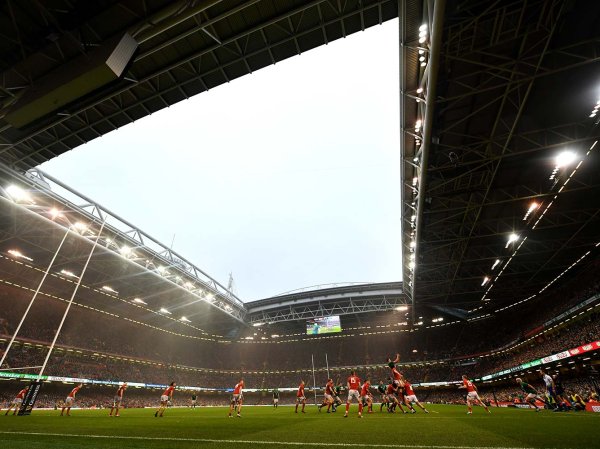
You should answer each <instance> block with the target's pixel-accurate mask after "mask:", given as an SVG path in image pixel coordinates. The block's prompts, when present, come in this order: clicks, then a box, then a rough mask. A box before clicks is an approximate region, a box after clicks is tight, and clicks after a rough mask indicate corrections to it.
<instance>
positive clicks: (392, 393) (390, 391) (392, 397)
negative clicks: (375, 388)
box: [385, 378, 406, 413]
mask: <svg viewBox="0 0 600 449" xmlns="http://www.w3.org/2000/svg"><path fill="white" fill-rule="evenodd" d="M398 388H400V387H398V386H397V385H396V384H394V381H393V380H392V379H391V378H390V382H389V384H388V386H387V388H386V390H385V393H386V397H387V403H388V413H396V407H398V406H400V410H401V411H402V413H406V412H405V411H404V409H403V408H402V405H400V402H398V397H397V395H396V394H397V392H398Z"/></svg>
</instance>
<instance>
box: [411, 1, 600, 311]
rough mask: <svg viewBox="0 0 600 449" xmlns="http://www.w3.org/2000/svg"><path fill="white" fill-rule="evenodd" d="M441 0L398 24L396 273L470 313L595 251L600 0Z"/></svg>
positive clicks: (543, 282)
mask: <svg viewBox="0 0 600 449" xmlns="http://www.w3.org/2000/svg"><path fill="white" fill-rule="evenodd" d="M445 3H446V2H444V1H440V2H437V1H436V2H435V9H434V10H433V11H431V14H430V17H431V20H430V21H429V23H428V27H427V28H425V32H424V33H423V34H424V36H423V37H424V40H425V42H424V43H423V44H421V45H419V44H418V43H417V44H416V45H415V43H414V41H413V40H412V39H414V38H413V36H411V35H410V34H409V33H405V34H404V35H402V36H401V42H402V43H404V44H405V45H403V46H401V48H403V50H402V55H401V57H402V61H403V64H402V70H403V72H404V73H403V75H401V83H402V84H401V90H402V92H403V95H402V98H401V103H402V104H401V107H402V109H401V120H402V123H401V127H402V132H403V139H401V145H402V152H403V164H404V167H403V192H402V194H403V248H404V257H405V265H404V266H405V270H404V281H405V284H407V285H406V289H405V290H406V293H407V294H408V295H410V297H411V300H412V301H414V302H417V303H420V304H430V305H437V306H451V307H457V308H462V309H468V310H469V311H470V312H471V315H470V316H471V319H477V318H485V317H487V316H489V315H490V314H493V313H494V312H496V311H499V310H501V309H503V308H505V307H509V306H510V305H512V304H516V303H520V302H523V301H525V300H528V299H530V298H533V297H534V296H535V295H538V294H539V293H541V292H543V291H544V289H545V288H547V287H548V286H549V285H551V283H553V282H554V281H555V280H556V279H557V277H559V276H561V273H564V272H565V270H569V268H570V267H572V266H573V264H575V266H577V265H581V263H585V262H586V261H589V260H590V259H592V258H595V257H597V255H598V252H597V248H596V245H597V244H598V242H600V235H599V232H598V229H600V227H599V219H600V216H599V213H598V211H599V210H600V183H599V178H598V172H599V167H600V160H599V156H598V150H599V148H598V146H596V147H594V145H595V142H596V140H597V139H598V137H599V135H600V130H599V128H598V118H599V117H598V115H597V114H596V113H595V112H594V111H597V110H598V104H600V103H599V101H600V53H599V50H600V4H599V3H597V2H585V1H573V2H565V1H551V0H537V1H529V2H522V1H514V2H505V1H486V2H482V1H448V2H447V4H445ZM400 21H401V26H400V28H401V30H402V29H403V28H404V25H403V18H402V16H401V18H400ZM401 34H402V31H401ZM419 50H422V51H421V53H422V54H420V52H419ZM419 58H422V60H423V61H422V63H421V61H420V60H419ZM421 64H422V66H421ZM415 73H417V76H416V77H415ZM565 151H568V152H570V153H571V154H570V155H569V154H568V153H566V154H563V156H562V157H561V159H560V160H557V156H558V155H559V154H561V153H564V152H565ZM571 156H572V160H570V161H569V160H568V159H569V158H570V157H571ZM582 257H583V259H581V258H582ZM577 262H579V263H577Z"/></svg>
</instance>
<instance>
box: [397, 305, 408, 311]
mask: <svg viewBox="0 0 600 449" xmlns="http://www.w3.org/2000/svg"><path fill="white" fill-rule="evenodd" d="M396 310H397V311H398V312H404V311H406V310H408V306H398V307H396Z"/></svg>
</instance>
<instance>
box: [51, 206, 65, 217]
mask: <svg viewBox="0 0 600 449" xmlns="http://www.w3.org/2000/svg"><path fill="white" fill-rule="evenodd" d="M48 213H49V214H50V216H51V217H52V219H53V220H54V219H56V218H58V217H62V216H63V214H62V213H61V212H60V211H59V210H58V209H57V208H56V207H53V208H52V209H50V210H49V211H48Z"/></svg>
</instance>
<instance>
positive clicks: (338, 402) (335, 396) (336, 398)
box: [331, 385, 344, 413]
mask: <svg viewBox="0 0 600 449" xmlns="http://www.w3.org/2000/svg"><path fill="white" fill-rule="evenodd" d="M340 394H342V386H341V385H336V387H335V388H334V389H333V404H332V405H331V411H332V412H333V413H335V412H336V411H337V408H338V407H339V406H340V405H342V404H343V403H344V401H342V400H341V399H340Z"/></svg>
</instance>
